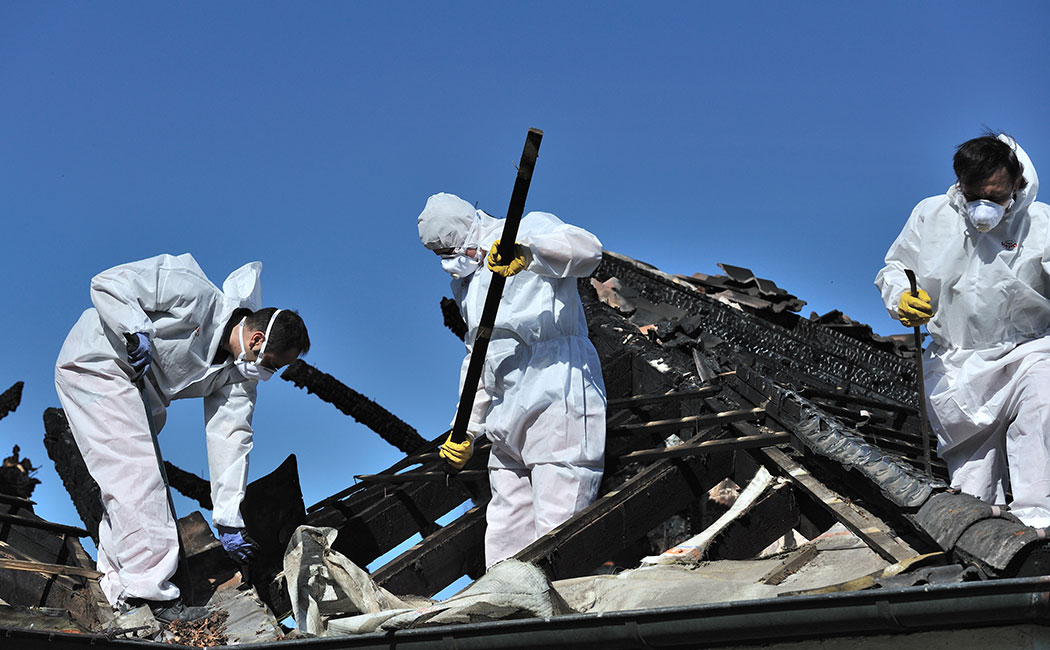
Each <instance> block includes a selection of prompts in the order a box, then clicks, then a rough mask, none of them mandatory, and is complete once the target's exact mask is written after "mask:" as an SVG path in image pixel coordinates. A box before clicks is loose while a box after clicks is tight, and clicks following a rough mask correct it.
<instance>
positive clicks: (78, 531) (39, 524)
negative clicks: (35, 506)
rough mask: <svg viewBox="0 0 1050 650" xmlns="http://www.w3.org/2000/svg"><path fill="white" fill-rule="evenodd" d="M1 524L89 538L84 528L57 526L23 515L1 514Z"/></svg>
mask: <svg viewBox="0 0 1050 650" xmlns="http://www.w3.org/2000/svg"><path fill="white" fill-rule="evenodd" d="M0 522H3V523H5V524H12V525H14V526H25V527H26V528H38V529H40V530H46V531H48V532H51V533H58V534H60V535H74V536H76V537H87V536H88V532H87V531H86V530H84V529H83V528H79V527H77V526H67V525H65V524H56V523H54V522H51V521H47V520H44V519H39V518H37V519H33V518H31V517H23V516H21V515H8V514H3V513H0Z"/></svg>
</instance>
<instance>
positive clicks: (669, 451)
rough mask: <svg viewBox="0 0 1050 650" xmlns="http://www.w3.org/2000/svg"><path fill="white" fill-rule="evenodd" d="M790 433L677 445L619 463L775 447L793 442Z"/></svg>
mask: <svg viewBox="0 0 1050 650" xmlns="http://www.w3.org/2000/svg"><path fill="white" fill-rule="evenodd" d="M791 440H792V436H791V434H790V433H769V434H758V435H753V436H740V437H739V438H724V439H721V440H708V441H706V442H700V443H697V444H691V445H675V446H673V447H662V448H660V449H643V450H640V451H633V452H631V453H629V454H624V455H623V456H620V457H619V458H618V459H617V461H619V462H621V463H626V462H633V461H639V460H657V459H661V458H685V457H687V456H698V455H700V454H709V453H711V452H715V451H726V450H736V449H754V448H756V447H773V446H775V445H783V444H787V443H789V442H791Z"/></svg>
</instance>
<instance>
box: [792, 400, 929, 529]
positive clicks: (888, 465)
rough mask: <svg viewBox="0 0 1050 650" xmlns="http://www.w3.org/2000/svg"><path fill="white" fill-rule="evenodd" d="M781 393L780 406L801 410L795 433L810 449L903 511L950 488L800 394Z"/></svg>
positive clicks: (915, 506) (919, 504)
mask: <svg viewBox="0 0 1050 650" xmlns="http://www.w3.org/2000/svg"><path fill="white" fill-rule="evenodd" d="M778 391H779V392H780V395H779V399H778V402H783V401H784V400H785V399H791V400H794V401H796V402H797V403H798V404H799V405H800V406H801V411H802V412H801V415H800V416H799V418H798V423H797V424H796V426H795V427H794V432H795V433H796V434H797V435H798V436H799V438H801V439H802V441H803V442H804V443H805V444H806V446H807V447H809V448H810V449H811V450H813V451H814V452H816V453H818V454H820V455H821V456H824V457H825V458H829V459H831V460H834V461H835V462H837V463H839V464H840V465H842V466H843V467H844V468H845V469H847V470H848V469H855V470H857V471H858V472H860V473H861V474H863V475H864V476H866V477H867V478H868V479H869V480H871V481H872V482H873V483H875V485H877V486H878V487H879V489H880V490H881V491H882V493H883V495H885V496H886V498H887V499H889V500H890V501H892V502H893V503H894V504H896V505H898V506H900V507H902V508H917V507H919V506H921V505H922V504H923V503H925V502H926V500H927V499H928V498H929V497H930V495H931V494H933V491H934V489H935V488H944V487H947V485H945V484H944V482H943V481H941V480H939V479H935V478H932V477H929V476H926V475H925V474H923V473H921V472H920V471H919V470H917V469H914V468H912V467H911V466H909V465H907V464H905V463H903V462H901V461H898V460H896V459H895V458H892V457H888V456H886V454H884V453H883V452H882V450H881V449H879V448H878V447H877V446H875V445H872V444H870V443H868V442H867V441H865V440H864V439H863V438H861V437H860V436H859V435H857V434H856V433H855V432H853V431H851V430H849V429H848V428H846V427H844V426H842V425H841V424H838V423H837V422H835V421H834V420H832V419H830V418H827V417H825V416H823V415H821V414H820V413H819V411H818V410H817V409H816V408H815V407H814V406H813V405H812V404H810V403H809V402H808V401H807V400H805V399H804V398H803V397H801V396H800V395H799V394H798V393H796V392H794V391H792V390H788V389H784V388H778Z"/></svg>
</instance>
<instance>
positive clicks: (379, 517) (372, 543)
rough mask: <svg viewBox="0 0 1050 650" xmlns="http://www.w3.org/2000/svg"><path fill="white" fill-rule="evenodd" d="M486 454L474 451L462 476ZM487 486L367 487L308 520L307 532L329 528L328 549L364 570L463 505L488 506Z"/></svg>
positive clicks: (481, 483) (435, 465)
mask: <svg viewBox="0 0 1050 650" xmlns="http://www.w3.org/2000/svg"><path fill="white" fill-rule="evenodd" d="M487 452H488V448H487V447H479V448H478V449H477V451H475V452H474V455H473V456H472V457H471V459H470V461H469V462H468V463H467V466H466V470H467V471H470V470H473V469H480V468H483V467H485V466H486V465H487V463H488V453H487ZM443 465H444V463H443V461H442V462H441V463H433V464H431V465H429V466H428V465H424V466H423V471H438V470H440V469H441V468H442V467H443ZM489 496H490V493H489V487H488V480H487V478H486V477H479V480H478V481H476V482H475V481H469V482H468V481H454V482H452V483H450V484H449V485H447V486H445V485H444V484H441V485H434V483H433V482H429V481H428V482H413V483H405V484H400V485H389V484H366V485H365V487H364V488H362V489H360V490H358V491H356V492H355V493H354V494H352V495H351V496H349V497H348V498H347V499H345V500H343V501H337V502H334V503H329V504H328V505H326V506H324V507H322V508H319V509H317V510H315V511H312V512H310V513H308V514H307V517H306V523H307V525H310V526H330V527H332V528H335V529H337V530H338V531H339V537H337V538H336V540H335V542H334V543H333V544H332V548H333V549H334V550H336V551H339V552H340V553H342V554H343V555H345V556H347V557H348V558H350V560H351V561H353V562H354V563H355V564H357V565H358V566H366V565H367V564H369V563H370V562H372V561H373V560H375V559H376V558H378V557H379V556H380V555H382V554H383V553H386V552H387V551H390V550H391V549H393V548H394V547H396V546H397V545H398V544H400V543H402V542H404V541H405V540H406V539H408V538H409V537H411V536H412V535H414V534H416V533H420V534H421V535H423V536H424V537H426V536H427V535H428V534H430V533H432V532H434V531H435V530H437V528H438V526H437V524H436V523H435V522H436V521H437V519H438V518H440V517H442V516H444V515H445V514H446V513H448V512H449V511H451V510H452V509H453V508H455V507H456V506H458V505H460V504H461V503H463V502H464V501H467V500H468V499H473V500H474V501H476V502H484V501H487V500H488V498H489Z"/></svg>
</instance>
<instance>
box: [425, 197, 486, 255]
mask: <svg viewBox="0 0 1050 650" xmlns="http://www.w3.org/2000/svg"><path fill="white" fill-rule="evenodd" d="M474 214H475V210H474V206H472V205H471V204H469V203H467V202H466V201H464V200H463V199H461V198H459V197H458V196H456V195H455V194H446V193H445V192H440V193H438V194H435V195H433V196H431V197H430V198H429V199H427V204H426V206H425V207H424V208H423V211H422V212H420V213H419V217H418V218H417V219H416V223H417V225H418V226H419V240H420V241H421V242H423V245H424V246H426V247H427V248H430V249H435V248H459V247H461V246H462V245H463V243H464V242H465V241H466V238H467V233H468V232H469V231H470V230H471V225H472V224H473V223H474Z"/></svg>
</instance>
